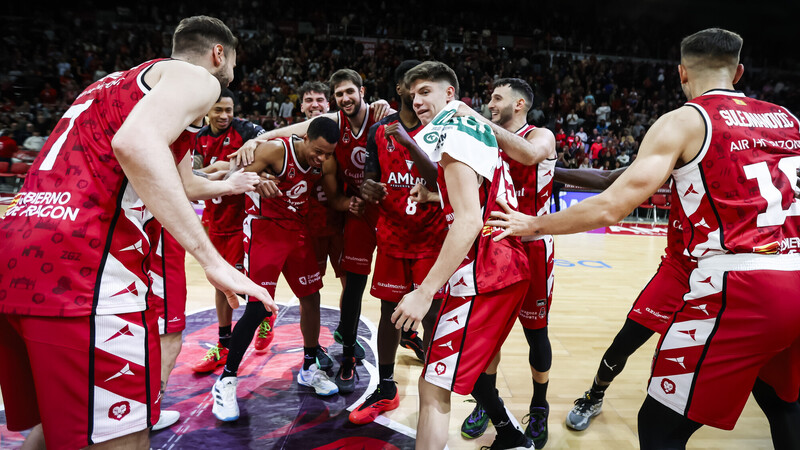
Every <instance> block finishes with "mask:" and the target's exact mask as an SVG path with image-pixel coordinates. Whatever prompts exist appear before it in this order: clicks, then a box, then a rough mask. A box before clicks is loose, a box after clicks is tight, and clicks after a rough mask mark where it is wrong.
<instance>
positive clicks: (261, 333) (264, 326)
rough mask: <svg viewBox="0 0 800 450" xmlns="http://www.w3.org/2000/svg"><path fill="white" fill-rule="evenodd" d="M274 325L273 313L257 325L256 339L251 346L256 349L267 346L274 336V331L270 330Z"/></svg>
mask: <svg viewBox="0 0 800 450" xmlns="http://www.w3.org/2000/svg"><path fill="white" fill-rule="evenodd" d="M274 327H275V314H273V315H271V316H269V317H267V318H266V319H264V320H263V321H262V322H261V324H260V325H259V326H258V331H257V332H256V341H255V343H254V344H253V348H255V349H256V350H258V351H261V350H264V349H265V348H267V346H269V344H270V343H271V342H272V339H273V338H274V337H275V333H274V332H273V331H272V330H273V328H274Z"/></svg>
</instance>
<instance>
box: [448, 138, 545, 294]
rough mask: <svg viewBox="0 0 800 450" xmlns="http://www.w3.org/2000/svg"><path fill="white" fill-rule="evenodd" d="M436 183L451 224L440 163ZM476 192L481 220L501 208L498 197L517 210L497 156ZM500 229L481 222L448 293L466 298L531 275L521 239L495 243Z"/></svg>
mask: <svg viewBox="0 0 800 450" xmlns="http://www.w3.org/2000/svg"><path fill="white" fill-rule="evenodd" d="M450 155H451V156H454V155H453V153H450ZM454 157H455V156H454ZM437 184H438V185H439V195H440V197H441V199H442V209H443V212H444V214H445V218H446V220H447V224H448V225H451V224H452V223H453V221H454V220H455V216H454V214H453V207H452V206H451V205H450V198H449V196H448V194H447V185H446V183H444V169H443V168H442V166H441V165H440V166H439V173H438V183H437ZM478 195H479V197H480V204H481V211H482V215H483V222H484V223H486V221H487V220H489V216H490V215H491V213H492V211H502V208H501V207H500V206H499V205H498V204H497V201H496V200H497V199H498V198H500V199H503V200H505V202H506V204H508V206H509V207H511V209H514V210H516V209H517V196H516V192H515V190H514V182H513V181H512V179H511V175H510V174H509V170H508V164H506V163H505V162H504V161H503V159H502V157H500V156H499V155H498V157H497V163H496V165H495V169H494V174H493V177H492V181H489V180H488V179H486V178H483V179H482V182H481V184H480V186H479V187H478ZM501 232H502V230H501V229H499V228H493V227H490V226H488V225H484V227H483V229H482V230H481V232H480V233H479V234H478V237H477V238H476V239H475V243H474V244H473V245H472V247H471V248H470V250H469V252H468V253H467V256H466V257H465V258H464V260H463V261H462V262H461V264H460V265H459V266H458V269H457V270H456V271H455V273H454V274H453V276H451V277H450V280H449V281H448V286H449V288H450V295H452V296H455V297H469V296H473V295H478V294H486V293H488V292H492V291H496V290H499V289H502V288H504V287H507V286H511V285H512V284H514V283H517V282H519V281H522V280H526V279H529V278H530V270H529V267H528V257H527V255H526V253H525V250H524V249H523V247H522V241H521V240H520V239H519V238H518V237H507V238H505V239H502V240H500V241H499V242H495V241H494V239H492V238H493V236H496V235H497V234H500V233H501Z"/></svg>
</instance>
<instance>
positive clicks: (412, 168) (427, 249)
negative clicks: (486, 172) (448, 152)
mask: <svg viewBox="0 0 800 450" xmlns="http://www.w3.org/2000/svg"><path fill="white" fill-rule="evenodd" d="M399 121H400V116H399V114H397V113H395V114H392V115H391V116H388V117H386V118H385V119H383V120H382V121H381V122H380V123H379V124H378V125H377V127H376V130H375V147H374V148H376V149H377V154H378V161H379V163H380V170H381V183H384V184H385V185H386V190H387V191H388V194H387V195H386V198H384V199H383V201H381V203H380V207H381V211H380V217H379V218H378V226H377V229H378V231H377V242H378V248H379V249H381V251H382V252H383V253H386V254H387V255H389V256H392V257H394V258H427V257H431V256H436V255H438V254H439V250H440V249H441V248H442V242H444V237H445V235H446V234H447V228H446V223H445V220H444V214H442V208H441V206H440V205H439V204H438V203H422V204H419V203H417V202H415V201H413V200H411V197H410V196H409V195H410V194H411V188H413V187H414V186H415V185H416V184H417V183H420V184H423V185H424V184H425V179H423V178H422V177H421V176H420V174H419V169H417V167H416V165H415V164H414V161H413V159H412V158H411V154H410V153H409V151H408V149H407V148H405V147H404V146H403V145H401V144H400V143H399V142H397V141H396V140H395V139H394V138H387V137H386V127H387V126H388V125H391V124H393V123H398V122H399ZM400 125H401V126H402V123H400ZM420 129H422V127H421V126H418V127H417V128H414V129H413V130H408V129H407V130H406V131H407V132H408V134H409V136H411V137H412V138H413V137H414V136H415V135H416V134H417V132H418V131H419V130H420ZM370 145H371V144H370Z"/></svg>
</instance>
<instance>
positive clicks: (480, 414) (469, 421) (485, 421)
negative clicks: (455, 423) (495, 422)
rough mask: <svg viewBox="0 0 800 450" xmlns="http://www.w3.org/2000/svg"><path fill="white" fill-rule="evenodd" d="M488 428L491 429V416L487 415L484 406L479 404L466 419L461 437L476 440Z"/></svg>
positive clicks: (462, 425)
mask: <svg viewBox="0 0 800 450" xmlns="http://www.w3.org/2000/svg"><path fill="white" fill-rule="evenodd" d="M487 427H489V415H488V414H486V411H484V409H483V406H481V404H480V403H477V404H476V405H475V409H473V410H472V412H471V413H470V415H469V416H467V418H466V419H464V423H462V424H461V436H463V437H465V438H467V439H475V438H476V437H479V436H482V435H483V433H484V432H485V431H486V428H487Z"/></svg>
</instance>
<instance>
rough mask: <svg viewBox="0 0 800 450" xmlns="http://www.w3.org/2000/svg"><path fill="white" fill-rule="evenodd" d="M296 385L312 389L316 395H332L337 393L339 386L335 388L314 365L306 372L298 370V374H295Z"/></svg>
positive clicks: (325, 375) (334, 384) (326, 376)
mask: <svg viewBox="0 0 800 450" xmlns="http://www.w3.org/2000/svg"><path fill="white" fill-rule="evenodd" d="M297 383H298V384H302V385H303V386H308V387H311V388H314V391H315V392H316V393H317V395H333V394H335V393H337V392H339V386H336V383H334V382H333V381H331V379H330V378H328V375H327V374H326V373H325V372H324V371H322V370H320V369H317V365H316V364H312V365H311V367H309V368H308V370H303V369H302V368H300V372H298V373H297Z"/></svg>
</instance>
